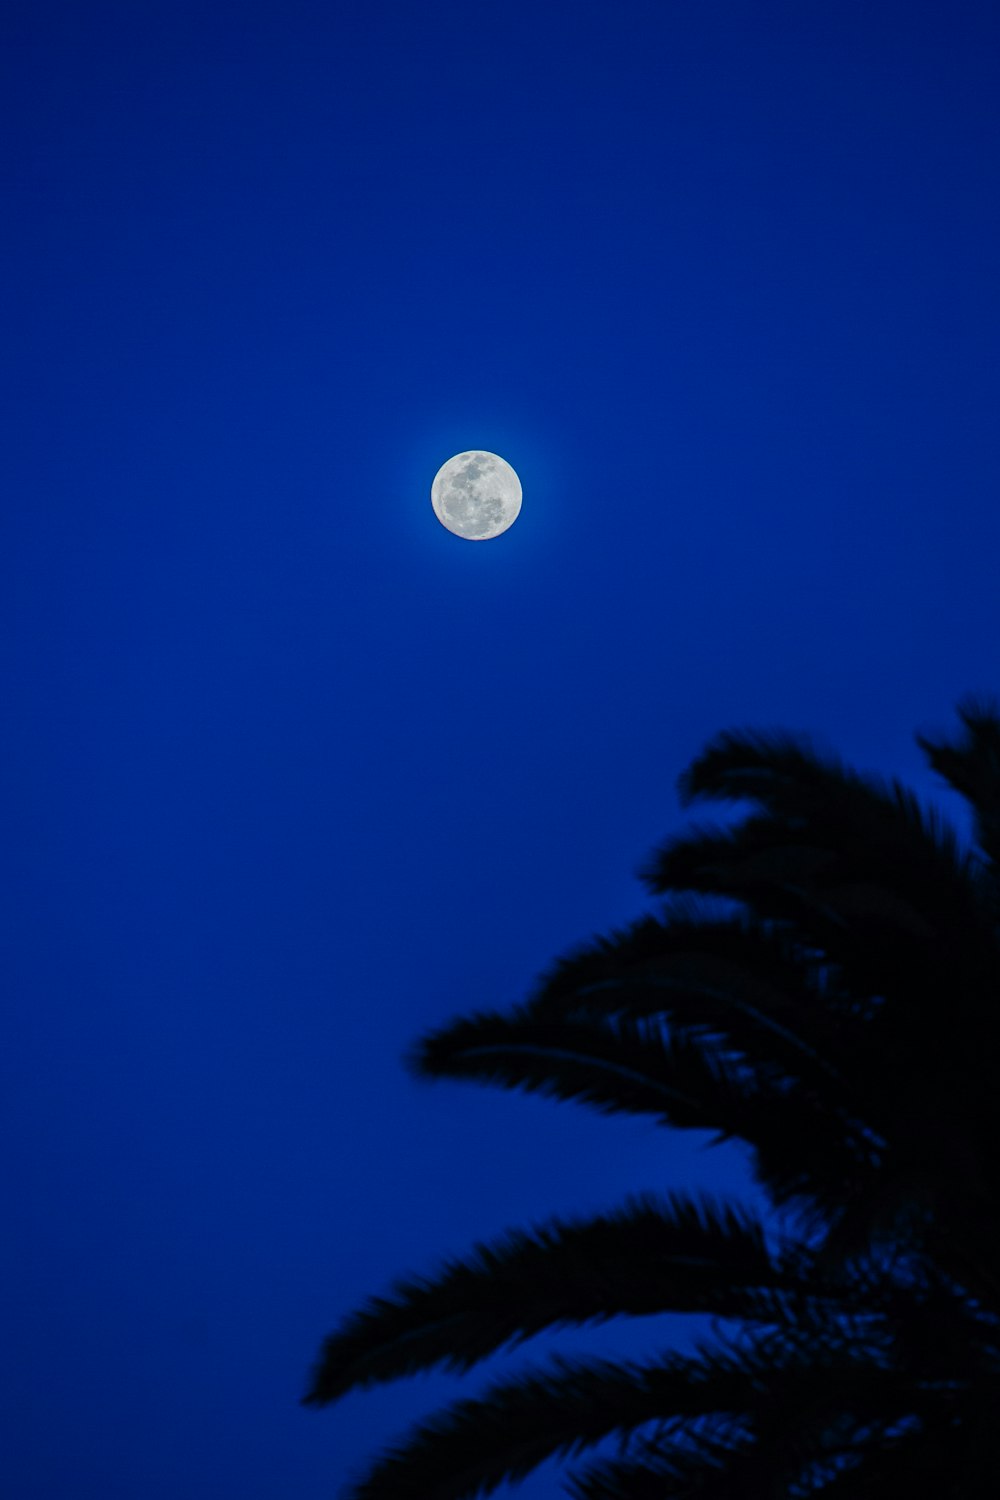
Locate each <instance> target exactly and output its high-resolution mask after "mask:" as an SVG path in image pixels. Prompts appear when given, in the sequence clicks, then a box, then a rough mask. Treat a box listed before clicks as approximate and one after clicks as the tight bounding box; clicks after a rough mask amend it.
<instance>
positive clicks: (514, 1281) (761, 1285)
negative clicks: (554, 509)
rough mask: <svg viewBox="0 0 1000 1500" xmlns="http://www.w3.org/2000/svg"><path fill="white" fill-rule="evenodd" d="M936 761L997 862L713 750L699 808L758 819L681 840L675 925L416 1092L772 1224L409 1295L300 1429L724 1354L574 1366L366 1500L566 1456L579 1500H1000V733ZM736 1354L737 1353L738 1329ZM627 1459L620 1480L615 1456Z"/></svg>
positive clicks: (351, 1330) (451, 1424)
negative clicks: (626, 1152) (630, 1342)
mask: <svg viewBox="0 0 1000 1500" xmlns="http://www.w3.org/2000/svg"><path fill="white" fill-rule="evenodd" d="M959 715H960V718H961V722H962V729H961V732H960V734H959V736H958V737H957V739H956V740H954V741H953V742H948V741H947V740H940V741H932V740H929V739H926V738H920V737H918V743H919V744H920V746H921V749H922V750H923V751H924V753H925V754H926V755H927V757H928V759H929V761H930V764H931V765H932V767H933V768H934V769H935V770H936V771H937V772H938V773H939V774H940V775H941V776H943V777H944V778H945V779H946V780H947V782H948V783H950V785H951V786H952V787H953V788H955V789H957V791H959V792H960V793H961V794H962V795H963V796H964V797H965V798H966V799H967V801H968V802H969V804H970V805H971V809H972V813H973V815H974V820H975V831H976V837H975V847H974V848H973V849H972V850H971V851H967V852H963V850H962V849H961V848H960V846H959V841H958V840H957V838H956V837H955V835H954V834H953V833H952V832H951V831H949V830H948V829H947V828H946V827H944V826H942V825H941V823H940V821H939V819H938V818H937V817H936V816H935V815H933V814H931V813H930V812H928V811H926V810H923V809H922V808H921V806H920V805H919V804H918V802H917V800H916V799H915V797H914V796H913V795H912V794H911V793H910V792H909V791H907V790H906V789H905V788H904V787H902V786H900V785H899V784H898V783H897V782H896V781H891V782H888V783H884V782H882V781H879V780H877V779H875V778H872V777H869V776H862V775H860V774H858V773H857V772H855V771H853V770H850V769H848V768H845V767H844V766H843V765H842V764H840V763H839V762H838V761H837V760H836V759H834V758H833V757H831V756H828V755H826V754H824V753H820V752H819V751H817V750H816V749H815V748H814V747H813V746H812V745H811V744H810V743H809V742H808V741H806V740H804V739H801V738H794V737H791V736H788V735H785V734H779V735H763V734H757V733H750V732H743V731H741V732H735V733H726V734H723V735H721V736H719V737H718V738H717V739H716V740H715V741H714V742H713V743H711V744H710V745H709V746H708V747H707V749H706V750H705V751H704V752H703V753H702V754H701V755H700V756H699V757H698V758H697V759H696V760H695V762H694V764H693V765H692V766H691V767H690V769H689V770H688V771H687V772H686V773H685V775H684V776H683V777H682V778H681V781H680V792H681V798H682V802H683V803H684V805H687V804H689V803H691V802H694V801H696V800H699V799H714V800H717V801H722V802H737V803H744V804H748V805H749V811H748V812H745V814H744V816H743V818H742V821H735V822H730V823H728V824H726V825H725V826H714V827H701V828H699V827H695V828H693V829H692V830H690V831H688V832H686V833H684V834H682V835H680V836H678V837H675V838H673V839H671V840H670V841H669V842H668V843H666V844H665V845H663V847H662V848H661V849H659V851H658V852H657V853H656V854H655V855H654V857H653V858H652V859H651V861H650V862H649V865H648V867H647V869H646V870H645V872H644V878H645V880H646V882H647V883H648V885H649V887H650V889H651V890H652V891H653V892H654V893H655V894H656V895H657V896H658V897H661V898H664V900H663V906H662V909H661V910H660V911H659V913H658V914H657V915H654V916H648V917H646V918H645V919H644V920H641V921H639V922H638V923H637V924H636V925H635V926H633V927H631V928H629V929H627V930H625V931H622V932H617V933H614V934H612V935H611V936H610V937H607V938H604V939H600V940H598V941H596V942H594V943H593V944H592V945H590V946H589V947H587V948H586V949H584V950H582V951H579V952H577V953H575V954H573V955H571V956H570V957H568V958H566V959H564V960H563V961H562V962H560V963H558V964H557V965H556V966H555V967H554V968H553V969H552V971H551V972H550V973H549V974H548V975H547V976H546V977H545V978H544V980H543V981H542V982H541V984H540V985H539V987H538V989H537V992H536V993H535V994H534V996H533V997H532V998H531V999H530V1000H529V1001H528V1002H527V1003H525V1004H523V1005H521V1006H518V1007H516V1008H515V1009H513V1010H511V1011H509V1012H508V1013H505V1014H499V1013H497V1014H492V1013H491V1014H477V1015H472V1016H470V1017H468V1018H465V1019H460V1020H457V1021H455V1022H454V1023H453V1024H450V1025H448V1026H446V1027H444V1028H443V1029H442V1030H439V1031H437V1032H435V1033H433V1034H431V1035H430V1036H428V1037H426V1038H425V1039H424V1041H423V1042H422V1043H421V1044H420V1046H419V1048H418V1050H417V1052H416V1053H415V1055H414V1057H413V1059H412V1062H413V1065H414V1066H415V1068H416V1070H417V1071H418V1072H419V1073H420V1074H422V1075H425V1076H428V1077H432V1078H443V1077H448V1078H474V1079H478V1080H480V1081H482V1082H485V1083H493V1084H500V1085H502V1086H503V1087H506V1088H515V1089H528V1090H534V1091H536V1092H540V1093H543V1094H547V1095H550V1096H554V1097H555V1098H557V1099H575V1100H580V1101H583V1102H584V1103H587V1104H590V1105H593V1106H595V1107H596V1108H597V1109H599V1110H602V1111H605V1112H613V1111H627V1112H630V1113H639V1114H651V1115H654V1116H655V1117H656V1118H657V1119H658V1120H660V1121H662V1122H663V1123H664V1124H665V1125H668V1126H672V1127H675V1128H676V1127H680V1128H697V1129H706V1128H707V1129H710V1130H712V1131H714V1132H715V1134H716V1138H717V1139H719V1140H726V1139H735V1140H738V1141H742V1142H745V1143H746V1145H747V1146H748V1147H749V1148H750V1152H751V1157H752V1161H753V1165H754V1170H755V1174H756V1177H757V1180H758V1181H759V1183H760V1184H761V1186H762V1188H763V1189H764V1190H765V1192H766V1194H767V1195H768V1198H769V1200H770V1202H771V1203H772V1204H773V1206H774V1209H775V1214H774V1218H773V1222H769V1223H768V1224H767V1225H765V1224H764V1222H763V1221H762V1220H761V1219H760V1218H759V1217H758V1216H757V1215H756V1214H755V1213H753V1212H750V1211H749V1210H747V1209H745V1208H739V1207H736V1206H731V1205H724V1204H718V1203H715V1202H713V1201H711V1200H710V1199H692V1198H688V1197H684V1196H679V1195H675V1196H668V1197H665V1198H659V1199H654V1198H651V1197H650V1198H643V1199H641V1200H635V1201H631V1202H628V1203H626V1204H625V1205H624V1206H623V1207H622V1208H621V1209H620V1210H619V1211H618V1212H616V1213H610V1214H605V1215H601V1216H599V1217H597V1218H596V1219H592V1220H590V1221H589V1222H572V1221H559V1222H553V1223H550V1224H547V1225H545V1226H543V1227H540V1228H535V1229H533V1230H530V1231H524V1232H515V1233H511V1234H508V1235H507V1236H506V1237H505V1238H502V1239H500V1240H499V1241H497V1242H495V1243H492V1244H489V1245H483V1246H479V1247H477V1248H475V1249H474V1250H473V1251H472V1253H471V1254H469V1255H468V1256H467V1257H466V1258H464V1259H461V1260H455V1261H453V1262H451V1263H449V1264H448V1265H446V1266H445V1267H444V1269H443V1270H442V1271H441V1272H440V1274H438V1275H437V1276H436V1277H434V1278H433V1279H419V1278H414V1279H411V1280H407V1281H403V1282H400V1283H398V1284H397V1285H396V1286H395V1287H394V1288H393V1289H392V1291H391V1293H390V1294H389V1295H388V1296H386V1297H382V1298H378V1299H375V1300H372V1301H370V1302H369V1303H368V1304H367V1305H366V1306H364V1307H362V1308H361V1309H360V1310H359V1311H357V1312H355V1313H354V1314H352V1315H351V1316H349V1317H348V1318H347V1319H346V1320H345V1321H344V1322H343V1324H342V1325H341V1327H340V1329H339V1330H338V1331H337V1332H335V1333H334V1334H333V1335H332V1336H331V1337H330V1338H328V1339H327V1341H326V1343H325V1345H324V1347H323V1350H322V1354H321V1357H320V1360H319V1363H318V1365H317V1367H316V1369H315V1371H314V1374H313V1379H312V1385H311V1388H310V1390H309V1393H308V1395H307V1396H306V1397H305V1401H306V1403H307V1404H313V1405H323V1404H326V1403H329V1402H331V1401H335V1400H336V1399H337V1398H338V1397H340V1396H342V1395H343V1394H344V1393H345V1392H347V1391H349V1390H352V1389H355V1388H357V1387H363V1386H368V1385H372V1384H374V1383H376V1382H379V1381H387V1380H392V1379H395V1378H397V1377H399V1376H404V1375H410V1374H413V1373H414V1372H416V1371H418V1370H423V1369H427V1368H429V1367H431V1366H444V1367H447V1368H450V1369H452V1370H459V1371H464V1370H467V1369H469V1368H470V1367H471V1366H473V1365H474V1364H475V1363H476V1362H477V1361H478V1360H480V1359H482V1358H484V1357H485V1356H487V1355H490V1354H492V1353H494V1352H495V1351H497V1350H499V1349H501V1348H502V1347H505V1346H510V1345H512V1344H513V1343H517V1342H519V1341H521V1340H523V1339H526V1338H529V1337H530V1336H532V1335H534V1334H537V1333H539V1332H541V1331H542V1330H547V1329H552V1328H555V1327H558V1326H566V1325H572V1324H585V1323H592V1322H597V1321H600V1320H604V1319H608V1318H612V1317H615V1316H616V1315H639V1314H650V1313H660V1312H694V1313H707V1314H714V1315H716V1316H717V1317H718V1318H720V1319H726V1320H732V1321H731V1322H729V1323H727V1324H725V1325H724V1330H731V1331H719V1332H718V1333H717V1334H716V1336H715V1337H713V1338H712V1339H711V1340H708V1341H704V1342H702V1343H700V1344H698V1345H696V1346H695V1352H694V1353H683V1354H682V1353H680V1352H678V1351H676V1350H675V1351H671V1352H667V1353H666V1354H665V1355H664V1357H663V1358H661V1359H657V1360H654V1361H652V1362H649V1361H647V1362H643V1363H636V1362H623V1363H614V1362H611V1361H607V1360H600V1361H598V1360H561V1361H557V1362H554V1363H551V1364H546V1365H545V1366H544V1367H542V1368H535V1369H529V1370H528V1371H527V1372H526V1373H524V1374H521V1375H520V1376H518V1377H515V1378H511V1379H507V1380H504V1381H501V1382H499V1383H497V1384H495V1385H493V1386H492V1387H491V1388H489V1389H488V1390H487V1391H486V1393H485V1394H484V1395H482V1396H480V1397H478V1398H476V1399H467V1400H463V1401H459V1402H458V1403H456V1404H454V1405H453V1406H451V1407H449V1408H447V1409H446V1410H445V1411H444V1412H443V1413H442V1414H441V1415H439V1416H438V1417H436V1418H433V1419H431V1420H430V1421H428V1422H426V1423H424V1424H422V1425H420V1426H418V1427H417V1428H416V1429H415V1430H414V1431H413V1432H412V1433H411V1434H410V1435H409V1436H408V1437H407V1438H406V1439H405V1441H404V1442H403V1444H402V1445H401V1446H399V1447H398V1448H396V1449H394V1450H392V1451H390V1452H389V1453H387V1454H385V1455H384V1456H382V1457H381V1458H380V1459H378V1460H377V1461H376V1462H375V1463H374V1465H373V1467H372V1468H371V1469H370V1470H369V1472H368V1474H367V1477H365V1478H363V1479H362V1480H360V1481H359V1482H357V1483H356V1484H355V1485H354V1486H353V1487H352V1488H351V1489H350V1491H349V1493H350V1495H351V1497H353V1500H406V1497H414V1500H416V1497H418V1496H419V1497H420V1500H464V1497H474V1496H479V1495H487V1494H490V1493H491V1492H492V1491H493V1490H494V1489H495V1488H496V1487H497V1486H498V1485H500V1484H501V1483H502V1482H504V1481H506V1480H517V1479H521V1478H523V1477H525V1476H526V1475H527V1474H529V1473H530V1472H531V1471H532V1470H533V1469H534V1468H535V1467H536V1466H537V1465H539V1464H541V1463H542V1462H544V1461H545V1460H546V1459H548V1458H550V1457H552V1456H553V1455H561V1456H563V1457H572V1458H575V1459H576V1464H575V1466H574V1468H573V1471H572V1473H569V1474H568V1475H567V1480H566V1483H567V1490H568V1493H569V1494H570V1495H572V1496H574V1497H576V1500H668V1497H669V1500H737V1497H739V1500H747V1497H753V1500H757V1497H765V1500H767V1497H773V1500H780V1497H786V1496H787V1497H793V1496H811V1495H822V1497H823V1500H876V1497H877V1500H890V1497H891V1500H896V1497H898V1496H907V1497H908V1500H947V1497H955V1500H958V1497H961V1500H978V1497H986V1496H987V1495H988V1496H989V1497H990V1500H993V1497H995V1496H996V1495H998V1494H1000V1450H998V1445H997V1441H996V1436H997V1434H996V1423H997V1418H998V1416H1000V1264H998V1256H997V1250H998V1243H1000V1090H998V1086H997V1042H998V1030H1000V716H998V713H997V710H996V709H995V708H993V707H991V706H987V705H982V704H977V703H976V702H974V701H967V702H965V703H964V704H962V705H960V708H959ZM716 1326H717V1327H720V1328H722V1327H723V1325H716ZM611 1435H614V1436H616V1437H617V1438H618V1439H619V1443H618V1446H617V1448H616V1449H615V1450H614V1456H612V1457H608V1456H607V1454H606V1451H605V1448H606V1445H605V1447H603V1448H599V1449H598V1451H597V1452H596V1453H595V1452H594V1451H590V1452H589V1454H588V1450H593V1449H594V1447H595V1445H598V1444H601V1442H602V1439H605V1438H607V1437H609V1436H611Z"/></svg>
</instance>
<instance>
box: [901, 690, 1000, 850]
mask: <svg viewBox="0 0 1000 1500" xmlns="http://www.w3.org/2000/svg"><path fill="white" fill-rule="evenodd" d="M958 716H959V718H960V720H961V722H962V734H961V736H960V737H959V738H958V739H957V740H948V739H946V738H943V737H939V738H931V737H930V736H928V735H917V737H916V739H917V744H918V745H919V746H920V749H921V750H922V751H923V752H924V754H925V755H926V756H927V759H928V761H929V762H930V764H931V766H932V767H933V769H934V770H935V771H936V772H937V773H938V775H939V776H941V777H942V778H943V780H945V781H946V782H947V783H948V784H949V786H951V787H953V788H954V790H955V791H956V792H959V793H960V794H961V796H963V797H964V798H965V800H966V801H967V802H968V803H969V805H970V807H971V808H972V813H973V816H974V818H975V825H976V842H977V844H978V845H979V848H980V849H981V850H982V851H983V853H984V854H985V855H986V858H987V859H988V860H989V861H990V863H991V865H992V866H993V871H994V875H997V874H1000V705H998V704H997V703H996V702H993V701H991V700H989V699H986V698H981V699H979V698H975V697H971V696H970V697H968V698H966V699H964V700H963V701H962V702H961V703H960V704H959V705H958Z"/></svg>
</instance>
